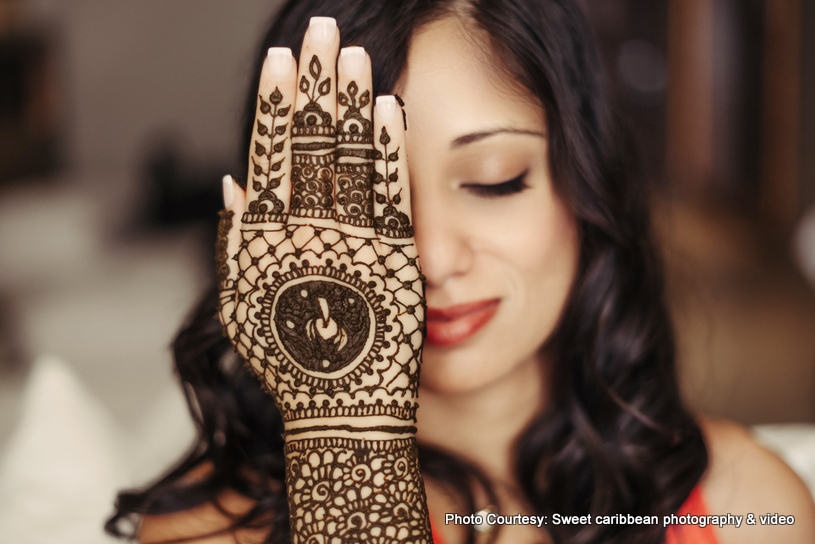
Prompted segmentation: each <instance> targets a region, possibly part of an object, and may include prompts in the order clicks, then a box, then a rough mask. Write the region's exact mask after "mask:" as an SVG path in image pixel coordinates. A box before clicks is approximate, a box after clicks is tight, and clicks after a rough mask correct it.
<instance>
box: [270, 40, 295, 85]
mask: <svg viewBox="0 0 815 544" xmlns="http://www.w3.org/2000/svg"><path fill="white" fill-rule="evenodd" d="M266 67H267V68H268V69H269V75H270V76H271V77H273V78H275V79H284V78H287V77H289V76H291V75H292V73H293V72H294V69H295V62H294V55H292V52H291V49H290V48H288V47H270V48H269V50H268V51H267V52H266Z"/></svg>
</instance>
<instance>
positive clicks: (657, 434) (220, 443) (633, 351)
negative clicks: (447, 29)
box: [106, 0, 708, 544]
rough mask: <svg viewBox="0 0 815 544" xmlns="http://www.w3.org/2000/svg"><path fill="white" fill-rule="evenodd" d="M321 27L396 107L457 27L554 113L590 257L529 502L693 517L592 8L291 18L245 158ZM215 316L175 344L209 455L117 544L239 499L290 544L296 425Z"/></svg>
mask: <svg viewBox="0 0 815 544" xmlns="http://www.w3.org/2000/svg"><path fill="white" fill-rule="evenodd" d="M314 15H320V16H330V17H334V18H335V19H336V20H337V23H338V26H339V29H340V33H341V37H342V40H343V45H351V44H354V45H362V46H364V47H365V49H366V50H367V51H368V52H369V54H370V55H371V60H372V66H373V87H374V88H373V92H374V93H375V95H377V94H386V93H391V92H392V90H393V88H394V86H395V84H396V82H397V80H398V78H399V76H400V74H401V73H402V72H403V71H404V68H405V65H406V58H407V51H408V48H409V45H410V39H411V36H412V35H413V34H414V32H415V31H416V29H417V28H419V27H421V26H422V25H425V24H427V23H429V22H430V21H432V20H435V19H438V18H440V17H444V16H454V17H458V18H460V19H461V21H462V23H463V24H464V25H466V26H468V27H469V28H471V29H473V30H475V31H478V32H481V33H482V34H483V35H484V36H486V37H487V39H486V41H485V43H484V47H485V50H486V51H487V52H488V53H490V55H491V57H492V58H495V59H500V65H501V66H502V68H503V69H504V70H505V71H506V72H507V74H508V75H509V76H510V77H511V78H512V79H513V80H514V81H515V82H517V83H518V84H519V85H521V86H522V87H523V88H524V89H526V91H527V92H528V93H529V94H530V95H532V96H533V97H535V98H536V99H537V100H538V101H539V102H540V103H541V104H542V106H543V108H544V110H545V112H546V119H547V123H548V136H549V161H550V166H551V171H552V173H553V179H554V181H555V186H556V190H557V192H558V194H559V195H560V197H561V198H562V199H563V201H564V202H565V203H566V205H567V206H568V207H569V208H570V210H571V212H572V213H573V215H574V217H575V218H576V222H577V225H578V229H579V237H580V246H581V249H580V262H579V267H578V273H577V277H576V279H575V282H574V284H573V287H572V290H571V292H570V294H569V297H568V300H567V303H566V307H565V309H564V312H563V315H562V318H561V320H560V322H559V324H558V326H557V327H556V329H555V331H554V333H553V334H552V336H551V337H550V338H549V340H548V341H547V343H546V346H545V349H546V350H547V352H548V355H549V357H547V360H548V361H549V364H550V365H551V366H550V368H549V371H548V375H549V376H550V399H551V401H550V402H549V404H548V405H547V406H546V408H545V409H544V410H543V411H541V413H539V414H538V415H537V416H536V417H535V418H534V420H533V421H532V422H531V423H530V424H529V426H528V427H527V428H526V429H525V430H524V431H523V433H522V434H521V436H519V437H518V439H517V441H516V443H515V467H516V474H515V475H516V477H517V481H518V482H519V484H520V486H521V489H522V492H523V497H522V499H523V501H524V502H525V503H527V504H528V505H529V506H530V508H531V509H532V510H534V512H535V513H537V514H541V515H548V516H550V517H549V519H551V516H552V514H554V513H559V514H564V515H585V514H592V516H596V515H613V514H617V513H624V514H625V513H630V514H634V515H658V516H661V515H664V514H667V513H670V512H676V511H677V510H678V509H679V507H680V506H681V505H682V503H683V502H684V501H685V500H686V499H687V497H688V496H689V495H690V493H691V491H692V489H693V488H694V486H696V485H697V484H698V482H699V480H700V478H701V476H702V474H703V473H704V471H705V469H706V466H707V460H708V458H707V449H706V447H705V444H704V441H703V438H702V433H701V431H700V429H699V426H698V425H697V423H696V422H695V421H694V419H693V417H692V416H691V415H690V414H689V413H688V411H687V410H686V409H685V408H684V406H683V404H682V401H681V398H680V394H679V390H678V385H677V377H676V368H675V346H674V337H673V330H672V326H671V322H670V318H669V315H668V311H667V308H666V303H665V294H664V286H663V270H662V266H661V262H660V259H659V257H658V253H657V251H656V248H655V246H654V242H653V237H652V234H651V228H650V220H649V214H648V195H647V190H646V189H647V188H646V187H645V185H644V183H643V182H642V180H641V178H639V177H638V176H636V175H634V174H633V172H632V170H631V168H630V165H629V164H628V163H627V162H626V157H627V156H629V151H628V150H627V148H626V145H625V142H627V141H628V140H627V138H626V137H625V136H624V134H623V132H621V131H620V130H619V128H618V127H619V123H617V121H616V120H615V116H614V115H613V114H612V111H611V109H610V108H609V104H608V99H607V97H606V89H605V88H604V84H603V78H602V70H601V66H600V64H599V60H598V55H597V51H596V47H595V45H594V42H593V38H592V36H591V33H590V31H589V29H588V27H587V23H586V21H585V18H584V16H583V14H582V13H581V12H580V10H579V9H578V7H577V6H576V5H575V3H574V2H573V1H572V0H387V1H381V2H371V1H369V0H290V1H289V2H287V3H286V4H285V5H284V6H283V7H282V9H281V10H280V12H279V13H278V14H277V16H276V19H275V22H274V23H273V24H272V26H271V28H270V29H269V31H268V33H267V34H266V37H265V38H264V40H263V44H262V47H261V48H260V49H259V52H258V59H257V62H256V66H258V69H257V72H256V73H255V74H254V78H253V80H252V81H251V83H250V87H249V93H248V96H249V100H248V101H247V104H246V110H245V116H246V118H245V124H244V126H245V130H244V141H243V146H242V157H245V156H246V150H247V149H249V139H250V137H251V129H252V122H253V116H254V112H255V99H256V89H257V84H258V80H259V78H260V68H259V67H260V66H261V63H262V60H263V58H264V56H265V51H266V49H267V48H268V47H273V46H278V47H291V48H292V50H293V51H294V53H295V55H298V54H299V47H300V43H301V39H302V36H303V34H304V32H305V30H306V28H307V26H308V22H309V19H310V17H311V16H314ZM408 115H409V105H408ZM216 301H217V298H216V294H215V291H214V289H213V290H212V291H211V292H209V293H208V294H207V295H206V296H205V297H204V298H203V300H202V302H201V303H200V305H199V306H198V307H197V308H196V310H195V311H194V313H193V314H192V317H191V318H190V319H189V321H188V323H187V324H186V325H185V326H184V328H183V329H182V330H181V332H180V333H179V335H178V337H177V339H176V341H175V344H174V352H175V360H176V369H177V372H178V376H179V378H180V380H181V382H182V384H183V385H184V391H185V394H186V396H187V400H188V402H189V404H190V408H191V412H192V415H193V419H194V420H195V423H196V425H197V427H198V438H197V442H196V444H195V447H194V448H193V449H192V451H191V452H190V453H189V455H187V456H186V457H185V458H184V459H183V460H182V461H181V462H180V463H179V464H178V466H176V467H175V468H174V469H173V470H171V471H170V472H169V473H168V474H167V475H166V476H164V477H163V478H161V479H160V480H159V481H157V482H155V483H153V484H152V485H150V486H149V487H147V488H146V489H143V490H139V491H126V492H122V493H120V494H119V496H118V500H117V504H116V508H117V509H116V513H115V515H114V516H113V517H112V518H111V519H110V520H109V522H108V524H107V526H106V528H107V530H108V532H110V533H111V534H115V535H117V536H133V531H135V529H131V530H130V531H127V530H125V529H123V527H122V523H123V522H124V521H126V520H132V521H137V519H138V515H141V514H160V513H170V512H178V511H182V510H186V509H189V508H192V507H194V506H197V505H200V504H203V503H206V502H210V501H214V502H216V504H217V498H218V496H219V495H220V494H222V493H223V492H224V491H226V490H230V489H231V490H234V491H237V492H238V493H241V494H243V495H245V496H246V497H249V498H250V499H252V500H253V501H254V504H255V506H254V508H253V509H252V510H251V511H249V512H248V513H246V514H245V515H243V516H241V517H239V518H236V519H235V527H269V528H270V529H271V531H270V533H269V537H268V539H267V542H275V543H276V542H280V543H282V542H288V540H289V534H288V510H287V503H286V496H285V486H284V484H283V482H284V466H285V462H284V457H283V440H282V438H281V433H282V430H283V426H282V421H281V418H280V414H279V413H278V412H277V410H276V409H275V407H274V404H273V402H272V400H271V398H270V397H269V396H267V395H266V394H265V393H264V392H263V391H262V390H261V387H260V385H259V384H258V383H257V381H256V380H255V379H254V378H253V377H251V376H250V375H249V374H248V373H247V372H246V371H245V370H244V367H243V365H242V364H241V362H240V361H238V360H237V359H236V356H235V355H234V354H233V353H232V352H231V351H230V349H229V344H228V342H227V340H225V339H224V338H223V337H222V336H221V328H220V325H219V324H218V322H217V319H216V318H215V317H214V316H215V308H216ZM420 452H421V454H420V463H421V466H422V471H423V474H424V475H425V477H427V478H430V479H433V480H434V481H436V482H437V483H439V484H441V485H443V486H445V487H447V488H449V489H450V490H451V491H452V492H453V493H455V494H457V495H458V497H459V498H460V507H461V508H462V511H463V512H473V511H475V510H477V507H476V504H475V499H474V498H473V497H474V496H475V494H476V489H479V488H480V490H481V491H486V492H487V494H488V496H489V495H491V494H492V493H491V486H490V482H489V479H488V478H486V477H485V476H484V475H483V473H482V472H481V471H480V470H479V469H478V468H477V467H474V466H471V465H470V464H468V463H467V462H465V461H464V460H462V459H458V458H456V457H455V456H453V455H451V454H449V453H446V452H443V451H440V450H437V449H431V448H429V447H426V446H421V445H420ZM202 464H207V465H208V466H209V470H208V472H207V473H206V475H204V476H202V477H200V478H197V479H195V480H193V481H192V482H190V481H189V480H188V479H184V478H183V476H184V475H186V474H188V473H189V472H190V471H191V470H192V469H194V468H196V467H199V466H201V465H202ZM492 497H493V499H494V495H492ZM482 506H483V505H482ZM548 529H549V531H550V533H551V535H552V537H553V538H554V540H555V541H556V542H570V543H586V544H588V543H599V542H604V543H608V542H643V543H654V544H656V543H659V542H662V540H663V539H664V533H665V529H664V528H663V527H662V526H661V525H598V524H589V525H584V526H570V525H561V526H554V525H549V526H548ZM469 540H470V541H473V540H474V534H473V533H472V531H471V532H470V536H469Z"/></svg>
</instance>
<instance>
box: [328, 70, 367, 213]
mask: <svg viewBox="0 0 815 544" xmlns="http://www.w3.org/2000/svg"><path fill="white" fill-rule="evenodd" d="M346 90H347V92H348V94H345V93H343V92H340V93H339V94H338V97H337V100H338V102H339V103H340V105H342V106H346V107H347V108H348V109H347V110H346V111H345V114H344V115H343V119H342V120H340V121H339V123H338V124H337V163H336V170H337V204H338V205H339V207H340V210H341V211H340V213H339V217H338V218H337V219H338V220H339V221H340V222H342V223H347V224H350V225H355V226H358V227H372V226H373V214H374V209H373V200H372V198H373V189H372V187H371V176H372V175H373V170H374V165H373V159H374V150H373V124H372V123H371V121H370V120H369V119H366V118H365V117H364V116H363V115H362V113H361V111H360V110H361V109H362V108H364V107H365V106H367V105H368V104H370V102H371V93H370V91H369V90H367V89H366V90H365V92H363V93H362V94H361V95H359V97H357V93H359V87H358V86H357V84H356V82H355V81H352V82H351V83H349V84H348V88H347V89H346Z"/></svg>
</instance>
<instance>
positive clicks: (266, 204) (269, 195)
mask: <svg viewBox="0 0 815 544" xmlns="http://www.w3.org/2000/svg"><path fill="white" fill-rule="evenodd" d="M258 100H260V111H261V113H263V114H266V115H269V114H271V116H272V124H271V126H269V125H264V124H263V123H261V122H260V120H257V121H256V124H257V126H256V127H255V138H254V142H255V146H254V149H253V150H252V154H253V156H252V175H253V176H254V177H252V188H253V189H254V190H255V191H257V192H258V195H257V198H256V199H255V200H254V201H252V202H250V203H249V206H248V211H247V212H245V213H244V214H243V222H244V223H263V222H267V221H276V222H284V221H285V220H286V218H285V215H284V214H283V208H284V205H283V201H282V200H280V199H279V198H278V197H277V195H276V194H275V193H274V189H277V188H278V187H280V180H281V179H283V175H282V174H281V175H279V176H277V177H272V173H273V172H279V171H280V168H281V165H282V164H283V159H280V160H279V161H276V162H275V160H274V155H276V154H279V153H282V152H283V147H284V145H285V143H286V138H285V137H284V138H282V139H280V140H279V141H277V142H275V138H276V137H280V136H283V135H284V134H285V133H286V128H287V127H286V123H283V124H277V121H278V119H279V118H281V117H286V115H288V114H289V109H290V108H291V105H288V106H283V107H280V103H281V102H282V101H283V94H282V93H281V92H280V89H279V88H278V87H275V90H274V92H272V94H270V95H269V102H266V101H265V100H263V97H262V96H258ZM262 138H263V139H266V138H268V140H269V141H268V143H267V144H266V145H264V144H263V143H261V142H260V141H259V140H261V139H262ZM267 146H268V148H267ZM255 157H263V159H264V160H263V161H262V162H261V163H260V164H259V163H258V162H257V160H256V159H255ZM264 178H265V179H264ZM264 183H265V184H264Z"/></svg>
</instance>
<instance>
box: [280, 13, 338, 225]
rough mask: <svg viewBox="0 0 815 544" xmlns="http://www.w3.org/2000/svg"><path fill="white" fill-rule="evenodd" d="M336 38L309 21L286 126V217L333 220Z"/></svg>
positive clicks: (332, 29) (324, 21)
mask: <svg viewBox="0 0 815 544" xmlns="http://www.w3.org/2000/svg"><path fill="white" fill-rule="evenodd" d="M339 44H340V34H339V31H338V30H337V23H336V21H335V20H334V19H332V18H330V17H312V18H311V23H310V25H309V28H308V31H307V32H306V36H305V38H304V39H303V47H302V49H301V52H300V64H299V70H298V75H297V98H296V100H295V113H294V120H293V121H292V193H291V214H292V215H294V216H296V217H315V218H316V217H327V218H332V217H334V215H335V214H334V149H335V147H336V132H335V129H334V120H335V119H336V117H337V98H336V88H335V87H336V77H335V74H336V67H337V51H338V49H339Z"/></svg>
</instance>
